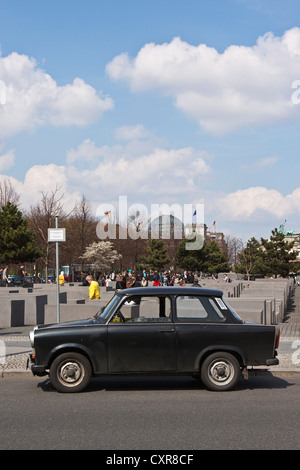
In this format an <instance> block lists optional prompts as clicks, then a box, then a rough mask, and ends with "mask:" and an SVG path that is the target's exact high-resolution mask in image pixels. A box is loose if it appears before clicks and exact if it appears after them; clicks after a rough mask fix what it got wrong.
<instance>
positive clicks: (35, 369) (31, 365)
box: [27, 354, 48, 377]
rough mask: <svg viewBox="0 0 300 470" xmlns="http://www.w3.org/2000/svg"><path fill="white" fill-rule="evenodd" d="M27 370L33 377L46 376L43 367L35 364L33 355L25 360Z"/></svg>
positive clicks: (46, 373)
mask: <svg viewBox="0 0 300 470" xmlns="http://www.w3.org/2000/svg"><path fill="white" fill-rule="evenodd" d="M27 369H30V370H31V372H32V373H33V375H37V376H38V377H43V376H44V375H48V372H47V371H46V368H45V366H44V365H39V364H36V363H35V359H34V354H30V355H29V358H28V359H27Z"/></svg>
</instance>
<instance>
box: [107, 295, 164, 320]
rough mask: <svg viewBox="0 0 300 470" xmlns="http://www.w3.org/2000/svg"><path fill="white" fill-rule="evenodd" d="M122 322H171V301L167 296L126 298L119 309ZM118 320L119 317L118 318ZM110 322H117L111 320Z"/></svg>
mask: <svg viewBox="0 0 300 470" xmlns="http://www.w3.org/2000/svg"><path fill="white" fill-rule="evenodd" d="M120 312H121V313H122V317H121V319H122V322H123V323H124V322H125V323H129V322H131V323H132V322H135V323H136V322H139V323H140V322H142V323H154V322H159V323H160V322H171V321H172V320H171V300H170V298H169V297H167V296H143V297H128V298H127V300H126V301H124V302H123V304H122V305H121V307H120ZM119 318H120V317H119ZM111 321H112V322H116V321H117V322H119V319H118V318H117V319H116V318H113V319H112V320H111Z"/></svg>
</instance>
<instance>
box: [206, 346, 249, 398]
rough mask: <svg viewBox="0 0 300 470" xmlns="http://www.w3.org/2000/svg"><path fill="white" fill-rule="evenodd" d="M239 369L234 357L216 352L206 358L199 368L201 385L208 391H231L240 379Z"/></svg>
mask: <svg viewBox="0 0 300 470" xmlns="http://www.w3.org/2000/svg"><path fill="white" fill-rule="evenodd" d="M240 374H241V369H240V365H239V362H238V360H237V359H236V357H235V356H233V355H232V354H230V353H227V352H223V351H220V352H216V353H213V354H211V355H210V356H208V357H207V358H206V359H205V360H204V361H203V364H202V367H201V380H202V383H203V384H204V385H205V387H207V388H208V389H209V390H214V391H225V390H230V389H232V388H233V387H234V386H235V385H236V383H237V381H238V380H239V378H240Z"/></svg>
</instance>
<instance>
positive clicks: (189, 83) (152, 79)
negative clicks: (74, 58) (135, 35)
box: [106, 28, 300, 134]
mask: <svg viewBox="0 0 300 470" xmlns="http://www.w3.org/2000/svg"><path fill="white" fill-rule="evenodd" d="M299 61H300V29H299V28H293V29H291V30H289V31H287V32H286V33H285V34H284V35H283V36H282V37H275V36H274V35H273V34H272V33H267V34H266V35H264V36H262V37H260V38H258V40H257V43H256V44H255V45H254V46H253V47H245V46H230V47H228V48H227V49H226V50H225V51H224V52H223V53H219V52H218V51H217V50H216V49H214V48H212V47H208V46H206V45H205V44H200V45H199V46H193V45H190V44H188V43H186V42H184V41H182V40H181V39H180V38H175V39H173V40H172V41H171V42H170V43H165V44H161V45H156V44H154V43H150V44H146V45H145V46H144V47H143V48H142V49H141V50H140V51H139V53H138V54H137V56H136V57H135V58H130V57H129V56H128V55H127V54H121V55H119V56H117V57H115V58H114V59H113V60H112V61H111V62H110V63H109V64H107V67H106V70H107V73H108V75H109V76H110V77H111V78H112V79H113V80H125V81H127V82H128V83H129V85H130V87H131V89H132V91H134V92H142V91H147V90H150V89H154V90H158V91H160V92H161V93H163V94H165V95H170V96H173V97H174V100H175V104H176V106H177V107H178V108H179V109H181V110H182V111H184V112H185V113H186V114H187V115H188V116H189V117H192V118H193V119H195V120H196V121H198V123H199V124H200V126H201V127H202V128H203V129H205V130H206V131H208V132H211V133H213V134H222V133H226V132H229V131H233V130H235V129H238V128H240V127H242V126H247V125H258V124H261V123H266V122H274V121H279V120H284V119H292V118H294V117H297V118H299V107H297V106H295V105H293V103H292V100H291V96H292V91H293V90H292V83H293V82H294V80H296V79H298V78H299Z"/></svg>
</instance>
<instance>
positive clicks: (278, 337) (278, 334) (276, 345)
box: [275, 330, 280, 349]
mask: <svg viewBox="0 0 300 470" xmlns="http://www.w3.org/2000/svg"><path fill="white" fill-rule="evenodd" d="M279 339H280V330H278V332H277V338H276V343H275V349H277V348H278V346H279Z"/></svg>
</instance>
